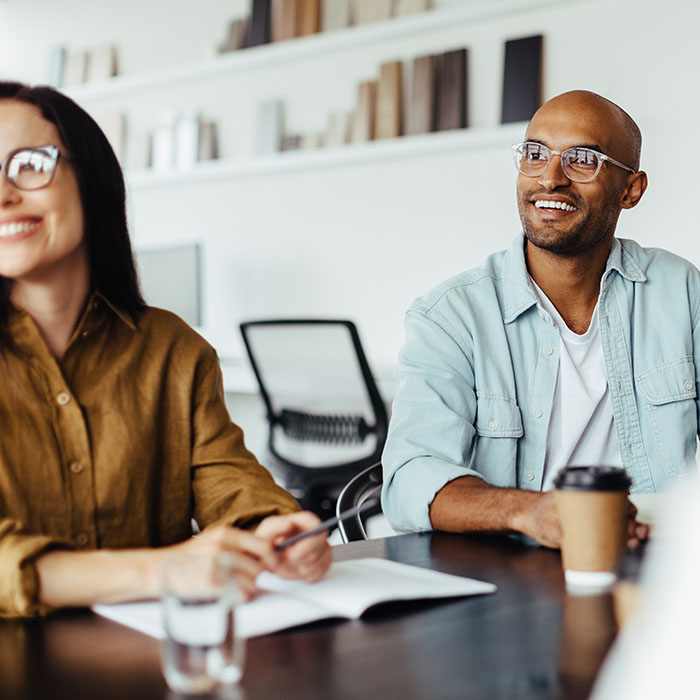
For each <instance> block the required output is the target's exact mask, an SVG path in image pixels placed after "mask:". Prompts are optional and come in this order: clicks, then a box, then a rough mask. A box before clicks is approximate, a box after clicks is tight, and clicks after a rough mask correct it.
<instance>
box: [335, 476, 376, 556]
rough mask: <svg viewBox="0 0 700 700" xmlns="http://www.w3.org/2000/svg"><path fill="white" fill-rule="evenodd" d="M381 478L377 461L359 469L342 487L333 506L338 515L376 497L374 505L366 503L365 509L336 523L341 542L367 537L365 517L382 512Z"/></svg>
mask: <svg viewBox="0 0 700 700" xmlns="http://www.w3.org/2000/svg"><path fill="white" fill-rule="evenodd" d="M383 480H384V479H383V476H382V463H381V462H377V463H376V464H373V465H372V466H371V467H367V469H365V470H364V471H361V472H360V473H359V474H356V475H355V476H354V477H353V478H352V479H350V481H348V483H347V484H346V485H345V486H344V487H343V489H342V491H341V492H340V495H339V496H338V502H337V503H336V506H335V509H336V512H337V515H338V516H340V514H341V513H344V512H345V511H346V510H350V509H351V508H354V507H355V506H361V505H362V504H363V503H365V502H366V501H367V500H369V499H370V498H371V499H376V503H375V504H374V506H369V505H368V507H367V508H366V509H364V508H363V509H362V512H361V513H358V514H356V515H352V516H351V517H349V518H345V519H344V520H341V521H340V522H339V523H338V530H339V531H340V536H341V538H342V540H343V542H354V541H356V540H366V539H367V532H366V530H365V522H366V520H367V518H369V517H370V516H372V515H377V514H378V513H381V512H382V506H381V501H380V500H379V499H380V495H381V490H382V482H383Z"/></svg>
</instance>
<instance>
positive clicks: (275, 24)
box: [270, 0, 300, 41]
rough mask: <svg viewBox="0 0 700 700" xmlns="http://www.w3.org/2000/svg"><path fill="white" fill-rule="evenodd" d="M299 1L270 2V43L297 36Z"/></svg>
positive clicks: (274, 0) (273, 0)
mask: <svg viewBox="0 0 700 700" xmlns="http://www.w3.org/2000/svg"><path fill="white" fill-rule="evenodd" d="M299 4H300V0H272V13H271V15H270V22H271V25H270V32H271V38H272V41H284V40H286V39H293V38H294V37H295V36H298V35H299V26H298V25H299V21H298V20H299V14H300V6H299Z"/></svg>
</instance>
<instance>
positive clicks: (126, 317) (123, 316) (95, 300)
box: [88, 291, 136, 331]
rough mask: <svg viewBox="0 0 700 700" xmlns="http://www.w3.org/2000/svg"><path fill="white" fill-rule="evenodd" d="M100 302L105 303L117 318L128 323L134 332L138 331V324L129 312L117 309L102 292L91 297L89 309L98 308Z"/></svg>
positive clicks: (94, 293) (96, 292)
mask: <svg viewBox="0 0 700 700" xmlns="http://www.w3.org/2000/svg"><path fill="white" fill-rule="evenodd" d="M100 301H102V302H104V304H105V305H106V306H107V307H108V308H109V309H111V310H112V312H113V313H114V315H115V316H117V317H118V318H119V319H120V320H121V321H123V322H124V323H126V325H127V326H129V328H131V330H132V331H135V330H136V323H134V318H133V316H132V315H131V314H130V313H129V312H128V311H124V310H123V309H120V308H118V307H116V306H115V305H114V304H112V302H111V301H110V300H109V299H107V297H106V296H104V294H102V292H98V291H95V292H93V293H92V294H91V295H90V300H89V301H88V308H90V307H92V308H97V306H98V305H99V303H100Z"/></svg>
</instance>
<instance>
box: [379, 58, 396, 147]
mask: <svg viewBox="0 0 700 700" xmlns="http://www.w3.org/2000/svg"><path fill="white" fill-rule="evenodd" d="M400 135H401V61H392V62H390V63H384V64H382V66H381V68H380V70H379V84H378V85H377V117H376V121H375V125H374V138H375V139H388V138H394V137H396V136H400Z"/></svg>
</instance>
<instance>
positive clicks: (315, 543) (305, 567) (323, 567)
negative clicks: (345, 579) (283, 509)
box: [255, 511, 331, 582]
mask: <svg viewBox="0 0 700 700" xmlns="http://www.w3.org/2000/svg"><path fill="white" fill-rule="evenodd" d="M320 522H321V521H320V520H319V519H318V518H317V517H316V516H315V515H314V514H313V513H310V512H309V511H303V512H301V513H292V514H291V515H272V516H270V517H268V518H265V520H263V521H262V522H261V523H260V525H258V527H257V528H256V530H255V536H256V537H260V538H262V539H263V540H265V541H267V542H268V543H269V544H270V546H271V547H273V548H274V545H277V544H280V543H282V542H284V541H285V540H286V539H289V538H290V537H293V536H294V535H297V534H299V533H300V532H305V531H307V530H311V529H313V528H314V527H316V526H317V525H318V524H319V523H320ZM276 554H277V557H278V558H277V562H278V563H277V565H276V566H275V567H274V568H272V569H271V571H272V572H273V573H275V574H277V575H278V576H282V577H284V578H301V579H304V580H305V581H310V582H312V581H318V580H319V579H320V578H321V577H322V576H323V574H325V573H326V571H327V570H328V567H329V566H330V565H331V548H330V546H329V544H328V533H327V532H322V533H320V534H318V535H311V536H309V537H305V538H304V539H303V540H300V541H299V542H297V543H296V544H293V545H291V546H289V547H287V548H286V549H284V550H282V551H281V552H277V553H276Z"/></svg>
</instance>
